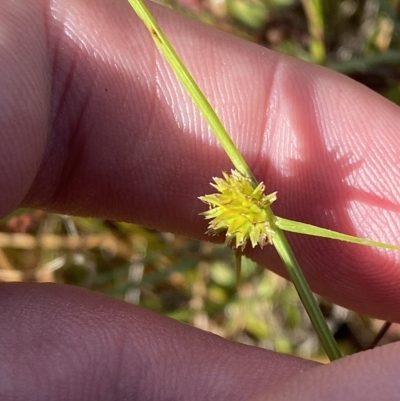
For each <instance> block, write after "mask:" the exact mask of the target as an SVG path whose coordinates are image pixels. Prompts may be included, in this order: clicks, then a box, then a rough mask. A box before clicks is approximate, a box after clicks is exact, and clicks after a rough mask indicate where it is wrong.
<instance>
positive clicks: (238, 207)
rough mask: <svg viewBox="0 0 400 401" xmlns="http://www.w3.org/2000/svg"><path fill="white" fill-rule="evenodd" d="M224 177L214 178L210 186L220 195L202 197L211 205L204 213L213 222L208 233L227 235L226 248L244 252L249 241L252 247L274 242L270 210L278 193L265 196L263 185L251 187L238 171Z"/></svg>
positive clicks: (247, 179)
mask: <svg viewBox="0 0 400 401" xmlns="http://www.w3.org/2000/svg"><path fill="white" fill-rule="evenodd" d="M223 175H224V178H223V179H222V178H218V177H214V178H213V179H214V182H215V184H211V185H212V186H213V187H214V188H216V189H217V190H218V193H215V194H211V195H205V196H200V197H199V199H200V200H201V201H202V202H204V203H206V204H207V205H209V210H207V211H206V212H203V213H201V214H202V215H204V216H205V218H206V219H209V220H211V221H210V222H209V225H208V230H207V234H209V235H217V234H219V233H221V232H226V234H225V235H226V240H225V244H226V245H232V246H233V247H234V248H241V250H243V249H244V248H245V246H246V244H247V241H248V240H250V242H251V245H252V247H253V248H254V247H255V246H256V245H260V246H261V247H263V246H264V245H265V244H268V243H272V239H271V236H272V228H271V221H270V216H269V215H270V213H269V212H268V208H269V206H270V205H271V203H272V202H274V201H275V200H276V192H274V193H271V194H269V195H265V193H264V190H265V186H264V184H263V183H260V184H258V185H257V187H256V188H254V186H253V185H252V182H251V180H250V179H249V178H247V177H245V176H243V175H242V174H240V173H239V172H238V171H236V170H232V174H227V173H225V172H224V173H223Z"/></svg>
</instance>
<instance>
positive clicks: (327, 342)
mask: <svg viewBox="0 0 400 401" xmlns="http://www.w3.org/2000/svg"><path fill="white" fill-rule="evenodd" d="M128 2H129V4H130V5H131V6H132V7H133V9H134V10H135V12H136V13H137V15H138V16H139V18H140V19H141V20H142V21H143V23H144V24H145V25H146V27H147V29H148V30H149V32H150V35H151V36H152V38H153V40H154V42H155V43H156V45H157V46H158V48H159V49H160V51H161V52H162V54H163V55H164V57H165V58H166V60H167V61H168V63H169V64H170V66H171V68H172V69H173V70H174V72H175V74H176V75H177V77H178V79H179V80H180V82H181V83H182V84H183V86H184V87H185V88H186V90H187V91H188V92H189V94H190V96H191V97H192V99H193V101H194V102H195V103H196V105H197V107H198V108H199V110H200V111H201V113H202V114H203V116H204V117H205V119H206V120H207V121H208V123H209V124H210V126H211V128H212V129H213V131H214V132H215V135H216V136H217V138H218V140H219V142H220V143H221V145H222V147H223V148H224V150H225V152H226V153H227V155H228V156H229V158H230V159H231V161H232V163H233V165H234V166H235V168H236V169H237V170H238V171H239V172H240V173H241V174H242V175H244V176H246V177H249V178H250V179H251V180H252V183H253V185H254V187H256V186H257V185H258V182H257V180H256V178H255V177H254V175H253V173H252V171H251V170H250V167H249V166H248V164H247V163H246V161H245V159H244V158H243V156H242V155H241V153H240V152H239V150H238V149H237V147H236V145H235V144H234V142H233V141H232V139H231V137H230V136H229V134H228V132H227V131H226V129H225V127H224V126H223V125H222V123H221V121H220V119H219V118H218V116H217V114H216V113H215V111H214V109H213V108H212V107H211V105H210V103H209V102H208V101H207V99H206V98H205V96H204V95H203V93H202V92H201V90H200V88H199V87H198V85H197V84H196V82H195V80H194V79H193V77H192V76H191V74H190V73H189V71H188V70H187V68H186V66H185V65H184V64H183V62H182V61H181V60H180V58H179V56H178V55H177V53H176V52H175V50H174V49H173V47H172V45H171V44H170V43H169V41H168V39H167V37H166V36H165V35H164V33H163V32H162V30H161V28H160V27H159V26H158V24H157V22H156V21H155V19H154V18H153V16H152V14H151V13H150V11H149V10H148V8H147V7H146V6H145V4H144V3H143V1H142V0H128ZM269 213H270V219H271V221H274V219H275V216H274V214H273V213H272V210H271V209H269ZM273 238H274V245H275V247H276V249H277V251H278V252H279V255H280V256H281V258H282V260H283V261H284V263H285V265H286V268H287V270H288V272H289V275H290V277H291V279H292V280H293V283H294V285H295V287H296V289H297V291H298V293H299V296H300V299H301V300H302V302H303V304H304V306H305V308H306V311H307V313H308V314H309V317H310V320H311V322H312V324H313V325H314V327H315V330H316V332H317V334H318V336H319V337H320V340H321V343H322V345H323V347H324V348H325V351H326V353H327V354H328V356H329V358H330V359H331V360H334V359H337V358H340V356H341V355H340V352H339V350H338V348H337V345H336V343H335V340H334V339H333V336H332V334H330V331H329V328H328V326H327V324H326V322H325V319H324V317H323V315H322V313H321V311H320V309H319V306H318V304H317V302H316V300H315V298H314V296H313V294H312V292H311V290H310V287H309V286H308V284H307V282H306V280H305V278H304V275H303V273H302V271H301V269H300V266H299V264H298V263H297V261H296V258H295V256H294V254H293V251H292V249H291V248H290V245H289V243H288V242H287V240H286V237H285V235H284V234H283V232H282V230H280V229H279V227H276V233H275V235H274V236H273Z"/></svg>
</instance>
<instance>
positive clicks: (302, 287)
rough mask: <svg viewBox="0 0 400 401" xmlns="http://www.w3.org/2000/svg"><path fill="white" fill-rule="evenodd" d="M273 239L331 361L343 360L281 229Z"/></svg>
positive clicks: (276, 230) (277, 229)
mask: <svg viewBox="0 0 400 401" xmlns="http://www.w3.org/2000/svg"><path fill="white" fill-rule="evenodd" d="M272 239H273V243H274V246H275V248H276V250H277V251H278V253H279V256H280V257H281V259H282V261H283V262H284V264H285V266H286V270H287V272H288V273H289V276H290V279H291V280H292V282H293V285H294V286H295V288H296V291H297V293H298V294H299V297H300V299H301V302H302V303H303V305H304V308H305V309H306V311H307V314H308V316H309V318H310V320H311V323H312V325H313V326H314V329H315V331H316V332H317V335H318V337H319V340H320V341H321V344H322V346H323V347H324V349H325V352H326V353H327V355H328V357H329V359H330V360H331V361H334V360H335V359H339V358H341V357H342V355H341V353H340V351H339V348H338V346H337V344H336V341H335V339H334V338H333V335H332V333H331V332H330V330H329V327H328V325H327V324H326V321H325V318H324V316H323V315H322V312H321V309H320V308H319V306H318V304H317V302H316V300H315V298H314V295H313V294H312V292H311V289H310V286H309V285H308V283H307V280H306V278H305V277H304V274H303V272H302V270H301V268H300V266H299V264H298V262H297V260H296V257H295V256H294V253H293V251H292V248H291V247H290V245H289V243H288V242H287V239H286V236H285V234H284V233H283V231H282V230H281V229H280V228H278V227H275V230H274V234H273V237H272Z"/></svg>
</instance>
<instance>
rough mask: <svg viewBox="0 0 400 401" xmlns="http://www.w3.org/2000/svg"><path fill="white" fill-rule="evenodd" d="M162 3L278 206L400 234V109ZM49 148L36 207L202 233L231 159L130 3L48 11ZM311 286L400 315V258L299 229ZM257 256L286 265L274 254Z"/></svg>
mask: <svg viewBox="0 0 400 401" xmlns="http://www.w3.org/2000/svg"><path fill="white" fill-rule="evenodd" d="M152 9H153V11H154V12H155V14H156V16H157V18H158V19H159V20H160V22H161V24H162V26H163V27H164V28H165V30H166V32H167V34H168V35H169V36H170V37H171V39H172V41H173V43H174V44H175V45H176V47H177V49H178V52H179V53H180V54H181V55H182V57H183V59H184V60H185V62H187V64H188V66H189V68H190V70H191V71H192V72H193V74H194V76H195V78H196V79H197V80H198V81H199V84H200V86H201V87H202V88H203V89H204V91H205V93H206V95H207V96H208V97H209V98H210V100H211V103H212V104H213V105H214V106H215V107H216V109H217V111H218V112H219V114H220V115H221V118H222V120H223V121H224V122H225V124H226V126H227V128H228V130H229V131H230V132H231V133H232V136H233V138H234V140H235V141H236V142H237V144H238V145H239V147H240V149H241V151H242V152H243V154H244V156H245V157H246V159H247V160H248V162H249V163H250V165H251V166H252V168H253V169H254V172H255V174H256V176H257V177H258V179H259V180H262V181H265V183H266V186H267V188H268V190H269V191H271V192H272V191H275V190H278V201H277V203H276V207H275V209H274V210H276V212H277V214H278V215H280V216H282V217H287V218H292V219H295V220H300V221H305V222H308V223H311V224H318V225H321V226H323V227H326V228H330V229H334V230H339V231H343V232H346V233H349V234H355V235H361V236H366V237H371V238H373V239H381V240H383V241H390V242H395V240H396V237H397V233H398V232H399V227H398V224H399V223H398V221H399V219H398V218H397V217H398V215H399V204H398V202H397V200H396V199H398V191H399V189H398V188H400V186H399V185H397V183H398V181H399V173H398V171H397V164H398V158H399V156H398V155H399V154H400V153H399V151H398V150H399V146H400V145H399V139H398V135H397V126H398V122H399V121H398V120H399V116H400V114H399V111H398V108H397V107H396V106H394V105H392V104H390V103H389V102H387V101H386V100H384V99H382V98H381V97H379V96H378V95H375V94H373V93H372V92H371V91H369V90H367V89H365V88H364V87H362V86H360V85H358V84H356V83H354V82H352V81H350V80H348V79H346V78H344V77H342V76H340V75H337V74H334V73H332V72H329V71H327V70H324V69H322V68H319V67H316V66H313V65H311V64H306V63H302V62H299V61H297V60H294V59H291V58H286V57H284V56H282V55H278V54H275V53H273V52H269V51H267V50H265V49H262V48H259V47H257V46H255V45H251V44H249V43H246V42H244V41H242V40H239V39H235V38H233V37H231V36H228V35H225V34H223V33H220V32H217V31H215V30H210V29H209V28H206V27H203V26H201V25H200V24H197V23H194V22H193V21H190V20H186V19H183V18H182V17H178V16H177V15H175V14H173V13H171V12H169V11H166V10H164V9H160V8H159V7H157V6H154V7H153V8H152ZM47 26H48V30H47V32H48V34H47V38H48V49H49V54H50V59H49V64H50V66H51V71H52V72H53V75H52V82H53V91H52V102H51V104H52V111H51V115H52V116H54V118H53V119H52V120H51V121H52V125H51V128H52V131H51V136H50V139H49V140H48V146H47V149H46V151H47V154H46V157H45V158H44V161H43V164H42V166H41V169H40V171H39V173H38V174H37V177H36V180H35V183H34V185H33V186H32V189H31V191H30V193H29V195H28V196H27V197H26V199H25V202H24V204H27V205H31V206H38V207H42V208H46V209H51V210H56V211H63V212H68V213H71V214H91V215H97V216H107V217H110V218H115V219H123V220H128V221H135V222H137V223H141V224H145V225H148V226H151V227H155V228H159V229H163V230H170V231H176V232H180V233H183V234H186V235H190V236H195V237H201V236H202V233H203V232H204V231H205V225H206V223H205V222H204V220H203V219H202V218H201V217H199V216H197V214H198V212H200V211H203V210H204V207H203V205H201V203H200V202H199V201H197V200H196V198H197V196H199V195H202V194H204V193H205V192H206V191H209V190H210V188H209V186H208V183H209V181H210V180H211V177H212V176H215V175H219V174H220V171H221V170H229V169H230V167H231V164H230V162H229V161H228V159H227V157H226V156H225V155H224V153H223V152H222V150H221V148H220V147H219V146H218V145H217V143H216V141H215V139H213V136H212V134H211V133H210V132H209V129H208V128H207V125H206V124H205V123H204V122H203V120H202V119H201V118H200V117H199V114H198V112H197V111H196V109H195V107H194V106H193V105H192V103H191V102H190V99H189V98H188V96H187V95H186V94H185V92H184V91H183V90H182V89H181V88H180V86H179V84H178V83H177V81H176V79H175V78H174V76H173V75H172V74H171V72H170V70H169V68H168V67H167V66H166V64H165V62H164V61H163V59H162V58H161V56H160V55H159V54H158V52H157V51H156V49H155V48H154V46H153V44H152V42H151V40H150V38H149V35H148V33H147V32H146V30H145V29H144V28H143V27H142V25H141V24H140V23H139V21H138V20H137V18H135V16H134V15H133V14H132V13H131V12H130V9H129V7H128V5H126V4H125V2H123V1H121V2H113V3H112V4H111V3H108V2H99V1H92V0H87V1H85V2H81V1H77V0H75V1H68V2H67V1H57V2H54V3H52V8H51V9H48V10H47ZM290 240H291V243H292V244H293V248H294V251H295V253H296V254H298V257H299V260H300V263H301V265H302V267H303V269H304V270H305V273H306V276H307V278H308V279H309V281H310V284H311V285H312V287H313V289H314V290H315V291H317V292H319V293H320V294H322V295H324V296H326V297H328V298H329V299H331V300H333V301H335V302H338V303H340V304H342V305H344V306H347V307H350V308H352V309H356V310H358V311H361V312H367V313H370V314H374V315H376V316H377V317H381V318H385V319H389V320H396V321H397V320H400V314H399V310H400V308H399V306H400V305H399V304H400V295H399V294H398V291H397V288H398V283H399V280H400V277H399V275H400V273H399V271H400V270H399V268H398V254H397V253H395V252H389V251H381V250H379V251H378V250H374V249H371V248H363V247H360V246H353V245H347V244H341V243H334V242H332V241H329V240H321V239H315V238H313V239H310V238H306V237H303V236H290ZM253 257H254V258H256V260H257V261H259V262H261V263H263V264H265V265H266V266H268V267H270V268H273V269H274V270H275V271H278V272H280V273H281V274H282V273H283V270H282V267H281V266H280V264H279V261H278V258H277V256H276V253H275V252H274V251H273V249H271V248H269V249H267V250H265V251H263V252H258V251H257V252H255V253H254V254H253Z"/></svg>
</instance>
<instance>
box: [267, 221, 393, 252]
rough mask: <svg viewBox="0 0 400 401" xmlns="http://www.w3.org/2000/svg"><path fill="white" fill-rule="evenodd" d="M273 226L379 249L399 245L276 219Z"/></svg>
mask: <svg viewBox="0 0 400 401" xmlns="http://www.w3.org/2000/svg"><path fill="white" fill-rule="evenodd" d="M275 224H276V225H277V227H279V228H280V229H282V230H285V231H289V232H292V233H297V234H305V235H312V236H314V237H323V238H330V239H334V240H339V241H345V242H351V243H353V244H359V245H368V246H376V247H379V248H388V249H396V250H399V249H400V245H393V244H387V243H385V242H380V241H373V240H370V239H365V238H359V237H355V236H353V235H348V234H343V233H339V232H337V231H333V230H328V229H326V228H321V227H317V226H313V225H312V224H306V223H301V222H298V221H293V220H288V219H284V218H282V217H276V220H275Z"/></svg>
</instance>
